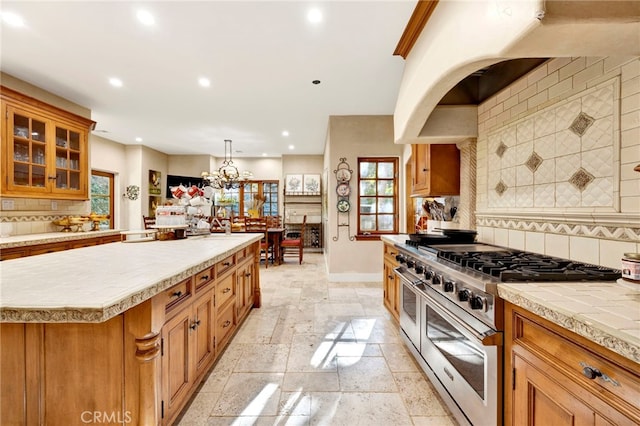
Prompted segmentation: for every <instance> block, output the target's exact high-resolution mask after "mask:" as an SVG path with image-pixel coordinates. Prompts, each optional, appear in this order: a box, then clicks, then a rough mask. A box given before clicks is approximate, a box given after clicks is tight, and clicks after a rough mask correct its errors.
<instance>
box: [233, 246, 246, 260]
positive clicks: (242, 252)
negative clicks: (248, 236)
mask: <svg viewBox="0 0 640 426" xmlns="http://www.w3.org/2000/svg"><path fill="white" fill-rule="evenodd" d="M248 250H249V247H245V248H243V249H241V250H238V251H237V252H236V262H237V263H240V262H242V261H243V260H245V259H246V258H247V256H248Z"/></svg>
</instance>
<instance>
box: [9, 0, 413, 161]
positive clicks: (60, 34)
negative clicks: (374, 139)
mask: <svg viewBox="0 0 640 426" xmlns="http://www.w3.org/2000/svg"><path fill="white" fill-rule="evenodd" d="M415 3H416V2H415V1H404V0H395V1H318V2H302V1H251V2H250V1H198V2H188V1H155V2H130V1H105V2H93V1H84V2H57V1H45V2H31V1H7V0H3V1H2V3H1V8H2V9H1V10H2V12H3V13H6V12H13V13H17V14H20V15H21V16H22V18H23V19H24V22H25V26H24V27H22V28H15V27H11V26H9V25H8V24H5V23H3V24H2V33H1V37H2V41H1V48H2V50H1V57H0V59H1V62H0V66H1V69H2V71H3V72H5V73H7V74H10V75H12V76H14V77H17V78H19V79H21V80H24V81H27V82H28V83H31V84H34V85H36V86H38V87H41V88H43V89H45V90H47V91H50V92H52V93H54V94H56V95H59V96H61V97H64V98H66V99H68V100H70V101H73V102H75V103H77V104H79V105H82V106H84V107H87V108H89V109H91V110H92V118H93V119H94V120H95V121H97V126H96V131H95V134H97V135H100V136H102V137H105V138H107V139H111V140H114V141H116V142H119V143H122V144H143V145H146V146H149V147H152V148H154V149H157V150H159V151H161V152H164V153H167V154H211V155H215V156H223V155H224V142H223V140H224V139H232V140H233V149H234V154H233V155H234V156H239V157H258V156H262V155H263V154H266V155H267V156H280V155H282V154H285V155H287V154H293V155H298V154H300V155H308V154H321V153H322V152H323V151H324V144H325V137H326V130H327V123H328V118H329V116H330V115H361V114H367V115H368V114H393V111H394V108H395V102H396V97H397V93H398V87H399V82H400V79H401V76H402V70H403V66H404V62H403V59H402V58H401V57H399V56H393V51H394V49H395V47H396V44H397V42H398V40H399V39H400V36H401V35H402V31H403V30H404V27H405V25H406V23H407V22H408V20H409V17H410V16H411V13H412V11H413V9H414V7H415ZM312 6H316V7H318V8H319V9H320V10H321V11H322V13H323V20H322V22H320V23H318V24H311V23H309V22H308V21H307V19H306V15H307V12H308V10H309V8H310V7H312ZM140 8H144V9H145V10H147V11H149V12H150V13H151V14H152V15H153V16H154V17H155V24H154V25H153V26H150V27H145V26H143V25H141V24H140V23H139V22H138V20H137V18H136V13H137V11H138V9H140ZM201 76H205V77H207V78H209V79H210V80H211V86H210V87H209V88H202V87H200V86H199V85H198V78H199V77H201ZM110 77H118V78H120V79H121V80H122V81H123V83H124V84H123V86H122V87H120V88H114V87H112V86H110V84H109V82H108V79H109V78H110ZM316 79H317V80H321V83H320V84H318V85H314V84H312V80H316ZM283 130H288V131H289V133H290V135H289V136H288V137H284V136H282V131H283ZM136 137H141V138H143V141H142V142H136V140H135V138H136ZM289 145H294V146H295V149H294V150H289V149H288V146H289ZM236 151H241V152H236Z"/></svg>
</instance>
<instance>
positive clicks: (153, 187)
mask: <svg viewBox="0 0 640 426" xmlns="http://www.w3.org/2000/svg"><path fill="white" fill-rule="evenodd" d="M161 178H162V173H161V172H158V171H156V170H149V195H161V194H162V188H161V187H160V183H161V181H162V179H161Z"/></svg>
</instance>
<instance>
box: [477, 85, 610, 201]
mask: <svg viewBox="0 0 640 426" xmlns="http://www.w3.org/2000/svg"><path fill="white" fill-rule="evenodd" d="M619 87H620V77H615V78H613V79H610V80H608V81H605V82H603V83H602V84H600V85H598V86H595V87H592V88H589V89H587V90H584V91H583V92H580V93H577V94H575V95H573V96H572V97H570V98H567V99H565V100H562V101H559V102H557V103H555V104H553V105H550V106H548V107H546V108H544V109H541V110H540V111H537V112H536V113H534V114H532V115H530V116H527V117H525V118H522V119H520V120H517V121H514V122H511V123H509V124H507V125H505V126H504V127H502V128H500V129H497V130H495V131H493V132H491V133H488V134H487V135H486V139H484V138H480V139H479V140H478V142H479V144H482V143H484V144H487V145H485V146H486V148H485V149H487V151H484V152H486V156H484V157H483V158H482V160H481V161H484V162H486V163H485V164H486V166H485V167H483V168H482V169H483V170H486V172H487V173H486V181H485V184H486V186H480V185H479V186H478V188H479V190H484V191H487V194H486V200H487V205H486V206H487V207H488V208H503V207H511V206H512V205H511V202H510V201H507V200H506V198H505V197H506V195H507V194H518V195H517V196H515V198H514V204H513V207H515V208H531V207H533V208H544V209H549V208H551V209H553V208H558V209H566V208H572V209H584V210H587V209H593V208H594V207H597V208H610V209H613V210H614V211H615V209H617V208H619V207H617V206H618V205H619V202H620V201H619V199H618V197H617V196H614V194H615V193H616V191H615V187H614V182H616V176H615V173H616V171H617V170H618V168H617V167H616V155H615V153H616V152H617V150H619V149H620V131H619V129H616V126H615V125H614V123H616V122H617V120H619V108H618V107H617V105H616V102H620V100H619V99H616V93H618V92H619ZM514 137H515V145H509V143H507V142H504V141H506V140H509V141H510V143H511V144H513V139H514ZM483 139H484V141H483ZM514 148H515V149H514ZM595 180H597V182H595ZM594 182H595V183H594ZM525 187H527V188H526V189H525ZM587 190H588V192H586V191H587ZM530 194H532V197H533V199H532V198H531V197H530V196H529V195H530ZM603 194H604V196H603Z"/></svg>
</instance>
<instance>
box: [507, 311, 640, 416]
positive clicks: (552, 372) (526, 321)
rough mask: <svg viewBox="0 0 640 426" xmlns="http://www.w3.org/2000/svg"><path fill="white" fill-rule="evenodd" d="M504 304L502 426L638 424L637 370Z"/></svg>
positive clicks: (639, 369)
mask: <svg viewBox="0 0 640 426" xmlns="http://www.w3.org/2000/svg"><path fill="white" fill-rule="evenodd" d="M505 305H506V306H505V336H507V341H506V345H505V351H506V352H505V389H511V391H510V392H509V391H506V392H505V417H504V418H505V424H507V425H514V426H516V425H523V424H527V425H549V424H553V425H602V426H604V425H638V424H640V406H639V405H638V401H640V365H638V364H637V363H634V362H633V361H630V360H628V359H627V358H624V357H622V356H620V355H618V354H616V353H614V352H612V351H609V350H608V349H606V348H603V347H601V346H599V345H597V344H595V343H593V342H591V341H589V340H587V339H585V338H583V337H581V336H579V335H576V334H575V333H572V332H570V331H567V330H565V329H563V328H561V327H558V326H557V325H555V324H553V323H551V322H549V321H547V320H545V319H543V318H540V317H539V316H537V315H535V314H532V313H530V312H528V311H526V310H524V309H522V308H519V307H517V306H515V305H512V304H510V303H505ZM506 384H508V386H507V385H506Z"/></svg>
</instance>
